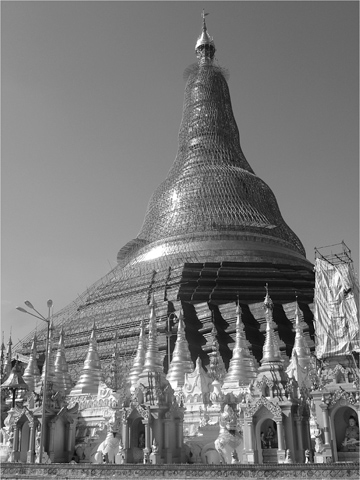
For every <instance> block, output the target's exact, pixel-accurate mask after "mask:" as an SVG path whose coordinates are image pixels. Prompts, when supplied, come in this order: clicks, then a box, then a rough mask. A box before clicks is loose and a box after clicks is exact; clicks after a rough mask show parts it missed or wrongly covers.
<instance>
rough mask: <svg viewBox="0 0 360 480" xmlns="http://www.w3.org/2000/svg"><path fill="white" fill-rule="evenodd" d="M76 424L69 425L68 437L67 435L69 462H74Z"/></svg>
mask: <svg viewBox="0 0 360 480" xmlns="http://www.w3.org/2000/svg"><path fill="white" fill-rule="evenodd" d="M74 430H75V422H73V423H69V428H68V435H67V450H68V462H70V461H71V460H72V454H73V450H74V447H75V435H74Z"/></svg>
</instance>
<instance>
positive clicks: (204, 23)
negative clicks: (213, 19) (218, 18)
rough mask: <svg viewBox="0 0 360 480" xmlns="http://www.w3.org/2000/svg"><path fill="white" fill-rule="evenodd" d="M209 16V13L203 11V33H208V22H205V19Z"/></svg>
mask: <svg viewBox="0 0 360 480" xmlns="http://www.w3.org/2000/svg"><path fill="white" fill-rule="evenodd" d="M207 15H209V14H208V13H205V10H204V9H203V11H202V14H201V16H202V19H203V31H204V32H206V30H207V29H206V22H205V17H206V16H207Z"/></svg>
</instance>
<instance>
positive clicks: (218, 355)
mask: <svg viewBox="0 0 360 480" xmlns="http://www.w3.org/2000/svg"><path fill="white" fill-rule="evenodd" d="M215 52H216V47H215V42H214V40H213V38H212V37H211V36H210V35H209V32H208V30H207V26H206V23H205V16H204V15H203V22H202V29H201V33H200V36H199V37H198V39H197V41H196V44H195V55H196V58H197V61H196V63H194V64H192V65H190V66H189V67H188V68H187V69H186V70H185V76H186V86H185V95H184V106H183V116H182V121H181V126H180V131H179V146H178V152H177V155H176V158H175V162H174V164H173V166H172V167H171V169H170V171H169V173H168V176H167V177H166V178H165V179H164V180H163V182H162V183H161V184H160V185H159V187H158V188H157V189H156V190H155V192H154V193H153V195H152V197H151V199H150V202H149V205H148V208H147V211H146V213H145V218H144V222H143V225H142V227H141V229H140V232H139V234H138V236H137V237H136V238H135V239H133V240H130V241H129V242H128V243H127V244H126V245H124V246H122V247H121V248H120V250H119V252H118V255H117V266H116V267H115V268H114V269H113V270H112V271H111V272H109V274H108V275H106V276H105V277H104V278H102V279H100V280H99V281H98V282H96V283H95V284H94V285H93V286H92V287H91V288H89V289H88V290H87V291H86V292H85V293H84V294H83V295H81V296H80V297H78V298H77V299H76V300H75V301H74V302H72V304H71V305H69V306H68V307H66V308H64V309H63V310H61V311H60V312H58V313H57V314H55V315H54V316H53V318H52V323H51V329H50V333H51V335H50V351H51V361H49V365H46V368H48V378H49V379H50V381H51V388H50V390H49V393H48V399H49V400H48V401H49V405H48V410H47V411H46V419H47V421H48V422H49V423H48V425H47V427H46V437H45V438H46V439H47V441H46V442H45V452H46V454H47V458H48V459H49V461H70V460H71V459H74V461H77V462H94V463H100V462H102V461H103V460H104V459H105V461H111V462H115V463H124V462H126V463H137V462H150V463H155V464H156V463H185V462H188V463H238V462H239V463H247V464H252V463H267V462H269V463H270V462H275V463H284V462H285V463H291V462H304V461H305V460H306V459H309V458H310V460H311V461H316V462H318V463H321V462H329V461H354V458H355V456H356V455H358V451H359V428H358V419H359V395H358V387H359V369H358V352H359V341H358V338H359V337H358V335H359V320H358V291H359V290H358V284H357V281H356V278H355V276H354V275H353V270H352V262H351V258H350V257H349V256H347V255H346V252H347V250H346V249H345V250H344V252H345V253H344V254H343V255H342V256H341V255H340V256H339V257H338V259H339V260H336V262H334V261H333V259H330V258H329V257H326V255H325V256H324V255H321V254H320V253H319V256H318V258H317V259H316V265H315V274H316V275H314V265H313V264H312V263H311V262H309V261H308V260H307V259H306V254H305V250H304V247H303V245H302V243H301V241H300V240H299V238H298V237H297V236H296V234H295V233H294V232H293V231H292V230H291V228H290V227H289V226H288V225H287V224H286V223H285V221H284V220H283V218H282V216H281V213H280V210H279V207H278V204H277V201H276V198H275V195H274V193H273V192H272V191H271V189H270V188H269V187H268V186H267V184H266V183H265V182H264V181H263V180H262V179H260V178H259V177H258V176H257V175H256V174H255V173H254V171H253V170H252V168H251V166H250V164H249V163H248V161H247V159H246V158H245V155H244V153H243V151H242V148H241V145H240V136H239V131H238V127H237V125H236V121H235V118H234V114H233V111H232V106H231V99H230V93H229V87H228V83H227V79H226V78H227V72H226V71H225V70H224V69H223V68H222V67H221V66H219V64H218V62H217V60H216V58H215ZM315 276H316V283H315ZM330 277H331V281H329V282H327V279H329V278H330ZM314 287H315V288H316V290H315V301H314ZM324 292H325V293H324ZM314 315H315V316H314ZM334 322H335V323H334ZM335 324H336V328H334V325H335ZM315 332H316V335H315ZM315 339H316V342H315ZM339 339H341V341H339ZM349 339H350V340H349ZM45 340H46V330H42V331H38V332H37V334H36V337H35V338H34V333H32V334H30V335H28V336H27V337H26V338H25V339H24V340H23V342H22V345H21V349H20V348H18V350H19V351H21V354H22V355H28V356H29V364H28V366H27V368H26V371H25V374H24V381H25V382H26V383H27V385H28V387H29V392H28V393H23V394H22V396H21V395H20V397H19V402H18V404H17V405H13V406H12V408H10V410H9V413H8V417H7V418H6V419H5V424H4V427H3V425H2V427H3V430H4V435H5V433H6V434H7V435H8V436H9V435H10V433H11V432H13V433H12V434H13V437H14V439H13V441H12V443H11V447H9V448H10V450H11V452H12V458H20V457H21V458H26V455H25V454H24V453H23V451H22V449H26V450H27V451H29V452H30V453H29V454H28V457H27V458H28V459H30V460H31V459H33V458H34V457H36V438H37V437H36V435H37V430H36V429H37V425H39V422H40V421H42V420H40V419H39V415H40V413H39V392H40V388H41V382H43V379H42V378H41V377H40V372H39V368H38V365H37V363H36V355H37V353H36V352H41V353H43V352H44V351H45ZM55 341H58V342H59V343H58V349H57V350H55V348H53V344H54V343H55ZM9 348H11V346H10V347H9ZM10 370H11V368H10V365H9V364H6V365H5V367H4V369H3V372H4V375H3V382H6V378H8V377H9V374H10ZM43 372H44V368H42V375H43ZM6 385H7V384H6ZM4 389H5V388H4ZM9 406H10V405H9ZM28 424H30V427H29V425H28ZM350 424H351V425H350ZM24 425H27V426H26V432H27V433H26V435H25V434H23V435H21V434H20V432H21V431H22V429H23V428H25V427H24ZM24 431H25V430H24ZM14 432H15V433H14ZM26 438H27V439H28V443H27V444H26V445H25V443H26V441H27V440H26ZM19 439H22V440H21V441H20V440H19ZM21 442H23V443H21ZM344 442H345V443H344ZM306 452H309V454H308V456H306V455H307V454H306Z"/></svg>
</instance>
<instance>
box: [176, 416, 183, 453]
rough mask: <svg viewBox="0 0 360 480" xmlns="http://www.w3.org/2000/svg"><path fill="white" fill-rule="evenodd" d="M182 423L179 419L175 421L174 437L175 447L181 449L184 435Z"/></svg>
mask: <svg viewBox="0 0 360 480" xmlns="http://www.w3.org/2000/svg"><path fill="white" fill-rule="evenodd" d="M183 424H184V422H183V420H181V419H179V420H176V433H177V434H176V437H177V445H176V446H177V447H178V448H182V444H183V435H184V431H183V430H184V425H183Z"/></svg>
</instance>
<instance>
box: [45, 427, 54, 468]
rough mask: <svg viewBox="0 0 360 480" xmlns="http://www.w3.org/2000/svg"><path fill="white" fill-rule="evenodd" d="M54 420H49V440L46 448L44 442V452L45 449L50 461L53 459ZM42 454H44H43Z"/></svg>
mask: <svg viewBox="0 0 360 480" xmlns="http://www.w3.org/2000/svg"><path fill="white" fill-rule="evenodd" d="M55 425H56V424H55V422H50V429H49V430H50V431H49V440H48V445H47V449H46V448H45V444H44V452H45V451H46V450H47V453H48V455H49V458H50V460H51V462H53V461H54V460H55ZM45 438H46V437H45ZM43 455H44V454H43Z"/></svg>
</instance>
